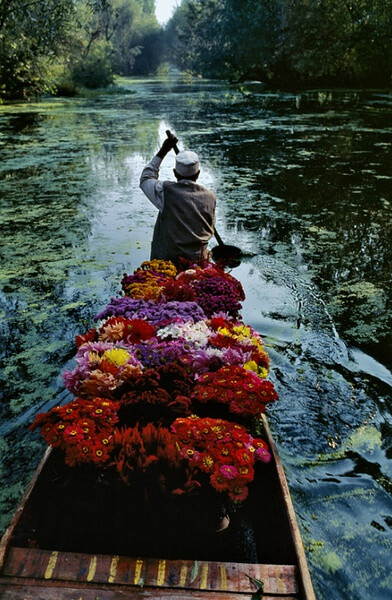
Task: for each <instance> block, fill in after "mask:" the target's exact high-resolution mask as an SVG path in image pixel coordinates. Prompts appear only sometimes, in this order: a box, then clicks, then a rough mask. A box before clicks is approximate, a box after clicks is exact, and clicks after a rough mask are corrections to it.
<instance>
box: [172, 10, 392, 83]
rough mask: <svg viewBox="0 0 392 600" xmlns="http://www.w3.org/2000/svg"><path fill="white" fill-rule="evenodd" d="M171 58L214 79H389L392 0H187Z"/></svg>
mask: <svg viewBox="0 0 392 600" xmlns="http://www.w3.org/2000/svg"><path fill="white" fill-rule="evenodd" d="M166 35H167V40H168V42H169V45H170V53H169V56H170V58H171V60H172V61H173V62H174V63H175V64H176V65H177V66H179V67H180V68H182V69H189V70H191V71H193V72H195V73H202V74H203V75H207V76H213V77H228V78H230V79H239V80H241V79H242V80H243V79H247V78H258V79H262V80H264V81H272V82H275V83H279V84H281V83H290V84H296V83H297V84H298V83H300V84H304V83H307V82H312V83H315V82H322V83H339V84H342V83H345V84H362V85H369V84H371V85H389V84H390V83H391V72H392V44H391V39H392V11H391V6H390V0H258V2H254V0H183V3H182V4H181V5H180V6H179V7H178V8H177V10H176V11H175V13H174V15H173V18H172V19H171V21H170V22H169V24H168V26H167V28H166Z"/></svg>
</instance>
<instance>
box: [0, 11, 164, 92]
mask: <svg viewBox="0 0 392 600" xmlns="http://www.w3.org/2000/svg"><path fill="white" fill-rule="evenodd" d="M160 41H161V28H160V26H159V24H158V22H157V20H156V16H155V2H154V0H142V1H140V0H8V1H6V2H5V1H0V101H1V99H22V100H23V99H28V98H30V97H33V96H39V95H41V94H43V93H63V94H66V95H67V94H68V95H73V94H75V93H76V92H77V89H78V88H80V87H82V88H97V87H105V86H107V85H109V84H111V83H113V79H114V74H118V75H130V74H140V73H150V72H153V71H154V70H156V68H157V66H158V64H159V61H160V55H161V51H160Z"/></svg>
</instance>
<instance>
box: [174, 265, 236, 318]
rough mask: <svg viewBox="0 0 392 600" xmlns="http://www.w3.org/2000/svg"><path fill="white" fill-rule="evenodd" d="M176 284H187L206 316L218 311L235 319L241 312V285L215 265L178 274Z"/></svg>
mask: <svg viewBox="0 0 392 600" xmlns="http://www.w3.org/2000/svg"><path fill="white" fill-rule="evenodd" d="M177 284H178V285H184V284H188V285H189V286H190V287H191V288H192V289H193V291H194V292H195V294H196V302H197V303H198V304H200V306H201V307H202V308H203V310H204V312H205V313H206V315H207V316H209V317H210V316H212V315H213V314H214V313H216V312H219V311H224V312H227V313H228V314H229V315H231V316H233V317H237V316H238V313H239V311H240V310H241V302H240V301H241V300H244V299H245V294H244V290H243V288H242V285H241V283H240V282H239V281H238V280H237V279H235V277H233V276H232V275H230V274H229V273H225V271H224V270H223V269H221V268H219V267H217V266H216V265H212V264H208V265H207V266H206V267H204V268H199V269H190V270H188V271H184V272H183V273H180V274H179V275H178V277H177Z"/></svg>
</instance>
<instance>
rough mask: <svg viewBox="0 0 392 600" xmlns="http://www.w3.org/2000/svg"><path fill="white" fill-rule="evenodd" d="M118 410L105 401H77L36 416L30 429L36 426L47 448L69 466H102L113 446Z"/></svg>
mask: <svg viewBox="0 0 392 600" xmlns="http://www.w3.org/2000/svg"><path fill="white" fill-rule="evenodd" d="M118 408H119V405H118V403H117V402H112V401H110V400H107V399H105V398H92V399H91V400H88V401H86V400H85V399H81V398H77V399H76V400H72V402H69V403H68V404H66V405H65V406H55V407H54V408H52V410H50V411H49V412H46V413H39V414H38V415H37V416H36V418H35V420H34V422H33V423H32V425H30V429H32V430H34V429H36V428H37V427H39V428H40V430H41V434H42V435H43V437H44V438H45V440H46V442H47V444H48V445H50V446H53V447H54V448H61V449H62V450H63V451H64V452H65V462H66V464H68V465H70V466H71V467H73V466H75V465H78V464H81V463H88V462H91V463H95V464H96V465H99V466H103V465H105V464H107V463H108V461H109V459H110V453H111V450H112V449H113V447H114V437H113V436H114V431H115V425H116V423H117V422H118V416H117V410H118Z"/></svg>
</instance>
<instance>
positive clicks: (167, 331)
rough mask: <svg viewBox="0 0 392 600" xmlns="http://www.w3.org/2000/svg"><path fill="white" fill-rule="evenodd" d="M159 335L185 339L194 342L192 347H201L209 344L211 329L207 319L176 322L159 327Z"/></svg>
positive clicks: (160, 336) (167, 337)
mask: <svg viewBox="0 0 392 600" xmlns="http://www.w3.org/2000/svg"><path fill="white" fill-rule="evenodd" d="M157 335H158V337H159V338H161V339H183V340H185V341H187V342H189V343H190V344H192V347H194V348H201V347H204V346H207V344H208V339H209V337H210V335H211V329H210V328H209V327H208V325H207V324H206V323H205V321H197V322H196V323H193V322H192V321H187V322H185V323H181V322H175V323H170V324H169V325H167V326H166V327H163V328H161V329H158V331H157Z"/></svg>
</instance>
